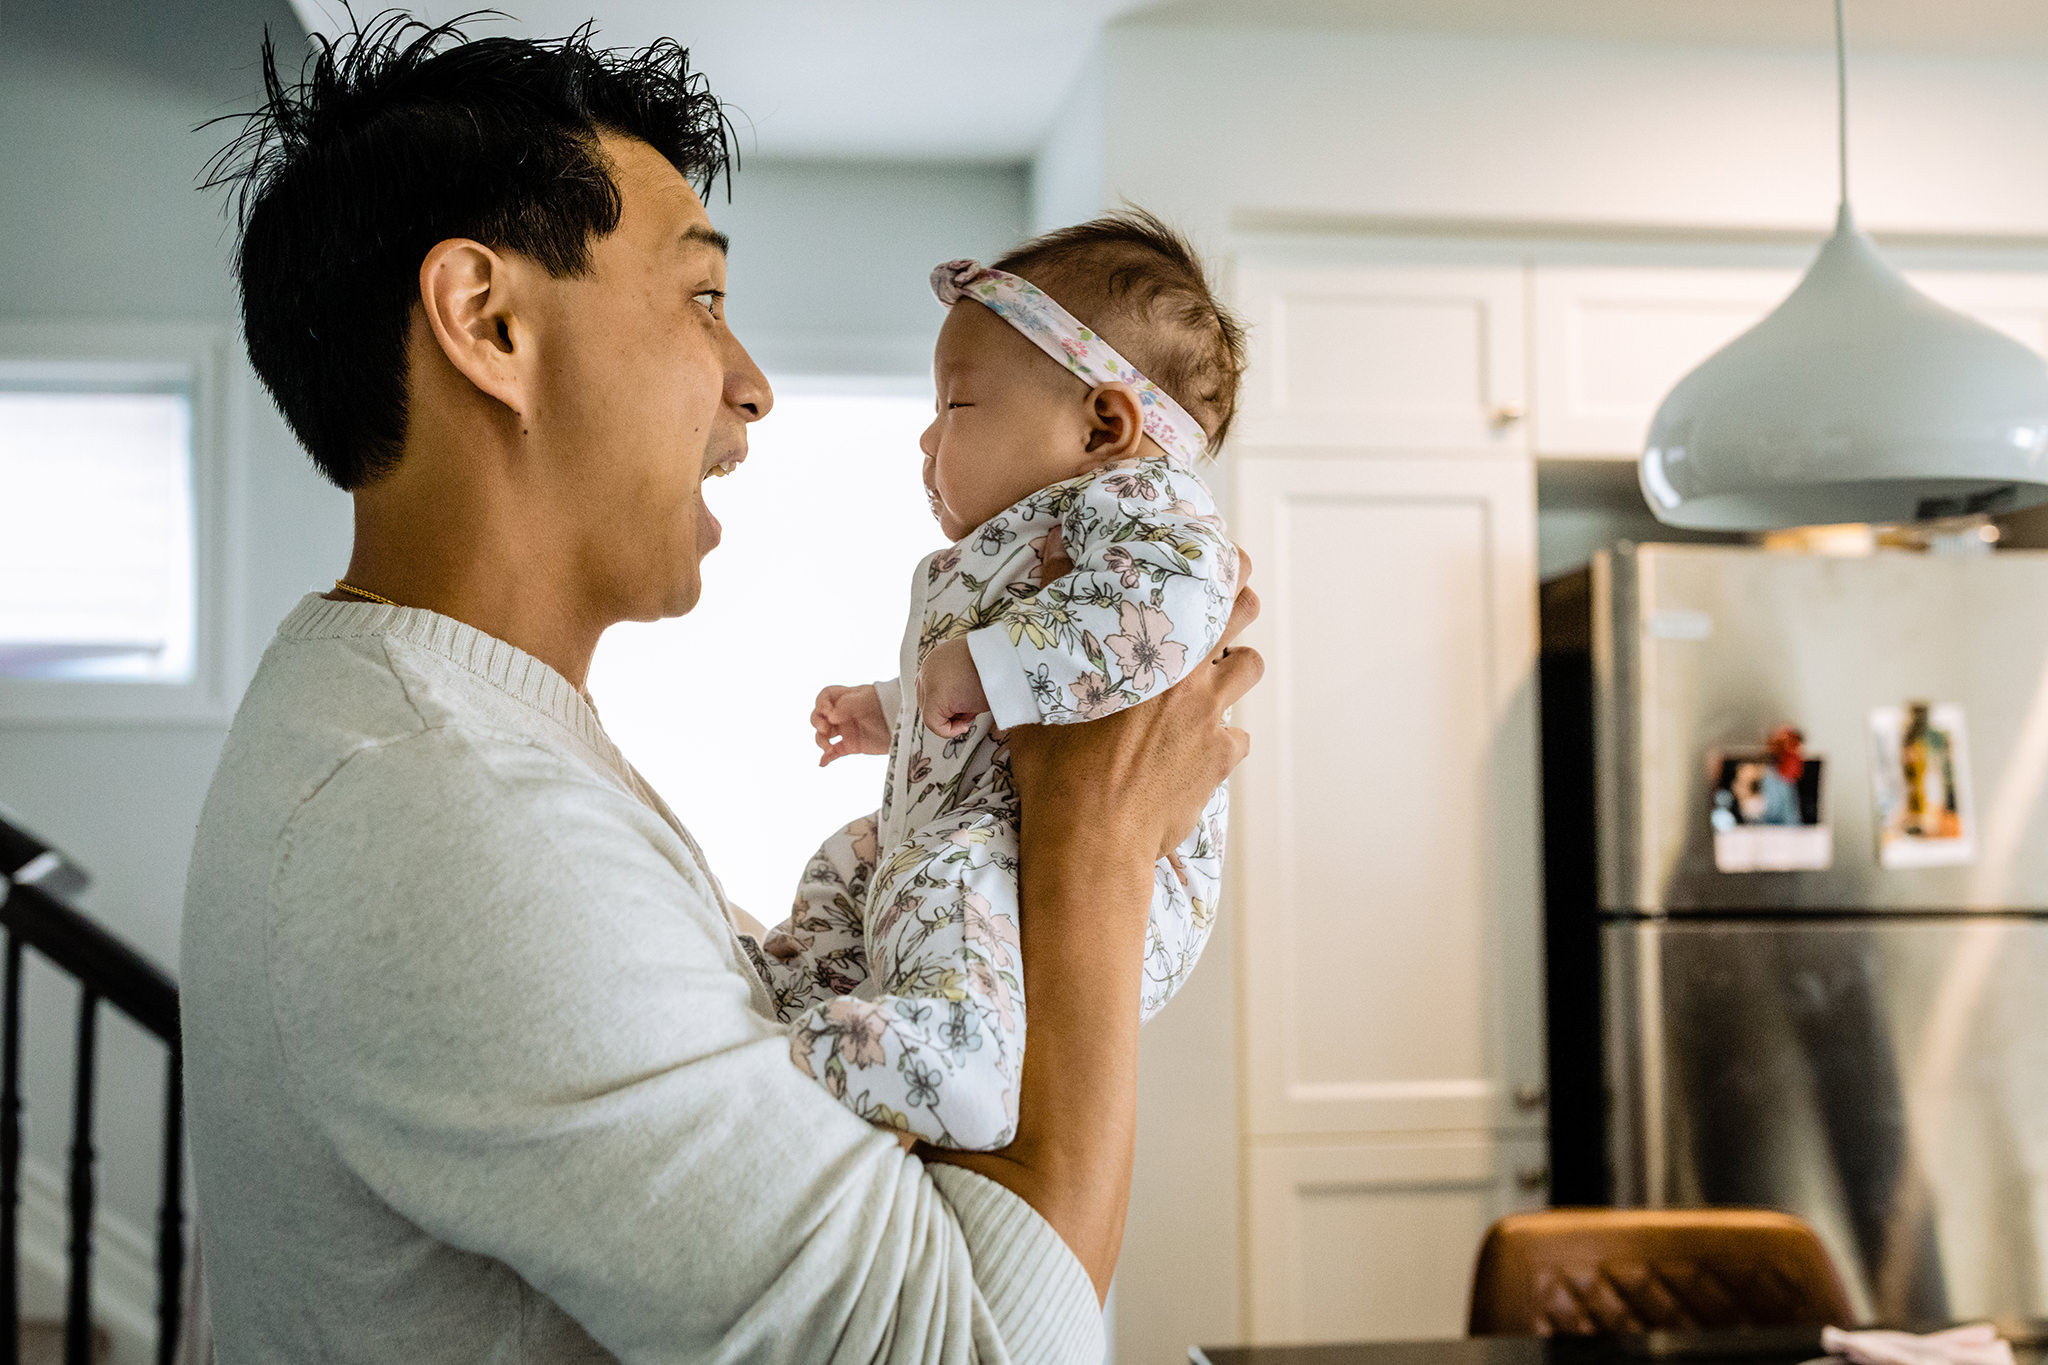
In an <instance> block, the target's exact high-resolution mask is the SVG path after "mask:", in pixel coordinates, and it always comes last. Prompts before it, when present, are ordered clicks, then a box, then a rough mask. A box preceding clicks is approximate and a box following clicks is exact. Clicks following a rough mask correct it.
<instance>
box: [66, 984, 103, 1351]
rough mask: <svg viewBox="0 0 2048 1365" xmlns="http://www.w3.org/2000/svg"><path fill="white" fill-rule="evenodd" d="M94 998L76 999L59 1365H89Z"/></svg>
mask: <svg viewBox="0 0 2048 1365" xmlns="http://www.w3.org/2000/svg"><path fill="white" fill-rule="evenodd" d="M99 1007H100V995H99V992H98V991H96V990H94V989H93V988H92V987H91V986H81V988H80V990H79V993H78V1065H77V1079H78V1090H77V1093H76V1095H75V1096H74V1097H73V1099H72V1108H71V1284H70V1293H69V1296H68V1301H67V1303H66V1305H65V1308H64V1365H92V1231H93V1228H92V1215H93V1180H92V1166H93V1146H92V1097H93V1076H94V1073H95V1072H96V1071H97V1070H98V1060H99V1058H98V1053H99V1036H98V1035H99Z"/></svg>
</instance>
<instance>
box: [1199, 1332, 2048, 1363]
mask: <svg viewBox="0 0 2048 1365" xmlns="http://www.w3.org/2000/svg"><path fill="white" fill-rule="evenodd" d="M2000 1329H2001V1331H2003V1332H2004V1334H2005V1336H2006V1338H2007V1339H2008V1340H2009V1341H2011V1342H2012V1344H2013V1354H2014V1356H2015V1357H2016V1359H2017V1361H2018V1365H2048V1361H2044V1357H2048V1349H2044V1347H2048V1338H2044V1336H2043V1335H2042V1333H2041V1331H2040V1324H2026V1325H2021V1324H2000ZM1820 1354H1821V1349H1820V1329H1819V1328H1818V1327H1783V1328H1769V1329H1758V1330H1750V1331H1735V1332H1657V1333H1653V1334H1651V1335H1649V1336H1636V1337H1462V1338H1458V1339H1455V1340H1449V1341H1365V1342H1356V1343H1350V1344H1346V1345H1339V1346H1227V1347H1226V1346H1211V1347H1197V1348H1192V1349H1190V1350H1189V1352H1188V1359H1189V1360H1190V1361H1191V1362H1193V1363H1194V1365H1204V1363H1205V1362H1206V1365H1656V1363H1657V1362H1671V1365H1800V1362H1803V1361H1808V1360H1812V1359H1813V1358H1814V1357H1816V1356H1818V1355H1820Z"/></svg>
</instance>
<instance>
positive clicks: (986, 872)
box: [747, 456, 1237, 1150]
mask: <svg viewBox="0 0 2048 1365" xmlns="http://www.w3.org/2000/svg"><path fill="white" fill-rule="evenodd" d="M1062 557H1064V558H1066V559H1068V560H1069V561H1070V562H1071V563H1072V565H1073V568H1072V570H1071V571H1070V572H1068V573H1066V574H1065V575H1063V576H1062V577H1060V578H1058V579H1055V580H1053V581H1052V582H1049V583H1048V582H1045V581H1044V575H1043V569H1042V566H1043V565H1044V564H1045V562H1046V561H1047V560H1048V559H1051V560H1055V561H1057V560H1059V559H1061V558H1062ZM1236 591H1237V551H1236V549H1235V547H1234V546H1232V545H1231V543H1230V541H1229V540H1228V538H1227V537H1226V536H1225V535H1224V532H1223V523H1222V519H1221V518H1220V517H1218V516H1217V515H1216V511H1215V503H1214V500H1213V499H1212V498H1211V497H1210V495H1209V490H1208V489H1207V488H1206V487H1205V486H1204V485H1203V483H1202V481H1201V479H1200V478H1199V477H1198V476H1197V475H1196V474H1195V473H1194V471H1193V470H1192V469H1190V468H1188V467H1187V466H1186V465H1185V464H1183V463H1181V462H1179V461H1176V460H1173V459H1170V458H1163V457H1160V456H1151V457H1147V458H1141V459H1136V460H1127V461H1124V462H1121V463H1119V464H1116V465H1112V466H1110V467H1108V468H1106V469H1103V470H1098V471H1096V472H1094V473H1091V474H1086V475H1083V476H1081V477H1079V478H1075V479H1069V480H1067V481H1066V482H1064V483H1058V484H1054V485H1053V486H1051V487H1050V488H1044V489H1041V490H1039V491H1038V492H1036V493H1034V494H1032V495H1031V496H1030V497H1028V498H1026V499H1024V500H1023V501H1022V502H1020V503H1018V504H1016V505H1015V506H1014V507H1011V508H1009V509H1008V510H1007V511H1005V512H1003V513H1002V514H1001V515H999V516H997V517H995V518H993V519H991V520H990V521H988V522H986V523H985V524H983V525H982V526H981V527H980V528H979V529H977V530H976V531H975V532H973V533H972V534H971V535H969V536H968V537H967V538H966V539H964V540H962V541H961V542H960V543H959V544H957V545H954V546H952V547H951V548H949V549H946V550H942V551H939V552H938V553H936V554H934V555H931V556H930V557H928V558H927V559H925V560H924V561H923V562H922V563H921V564H920V565H919V566H918V573H917V578H916V581H915V583H914V585H913V604H912V607H913V609H912V612H911V615H910V620H909V624H908V627H907V629H906V631H905V633H904V639H903V647H902V652H901V657H900V660H899V663H900V666H901V669H902V675H901V682H900V684H898V685H889V684H884V685H882V687H881V690H882V692H883V694H884V704H885V707H890V706H891V703H892V702H893V711H894V732H893V735H892V738H891V742H890V747H889V768H888V778H887V782H886V785H885V788H884V790H883V794H882V808H881V809H880V810H879V811H877V812H876V813H874V814H873V815H868V816H863V817H862V818H861V819H859V820H856V821H854V822H853V823H852V824H850V825H848V826H847V827H846V828H845V829H843V830H841V831H839V833H837V834H835V835H834V836H833V837H832V838H831V839H829V840H827V841H826V843H825V845H824V847H822V848H820V849H819V850H818V852H817V854H816V855H815V856H813V858H812V859H811V862H810V865H809V867H808V868H807V870H806V871H805V874H804V880H803V883H802V885H801V886H800V887H799V889H798V892H797V900H796V906H795V909H794V910H793V911H792V913H791V915H790V917H789V919H788V920H787V921H786V922H785V923H784V924H783V925H782V926H780V927H779V928H778V929H776V930H775V931H773V932H772V933H770V934H769V936H768V938H767V940H766V942H765V943H764V944H761V945H755V944H754V943H752V941H751V940H748V941H747V947H748V949H749V953H750V956H751V957H752V958H753V961H754V963H755V966H756V967H757V969H758V970H759V971H760V972H761V974H762V975H763V976H764V977H765V978H766V979H767V981H768V983H769V985H770V986H771V987H772V988H773V990H774V993H775V999H776V1007H777V1012H778V1014H779V1015H780V1017H781V1019H782V1020H783V1022H785V1023H787V1024H789V1025H790V1029H791V1032H790V1055H791V1057H792V1058H793V1059H794V1060H795V1061H796V1064H797V1066H798V1067H800V1068H801V1069H802V1070H803V1071H804V1072H805V1073H806V1074H807V1075H809V1076H811V1077H813V1078H815V1079H817V1080H818V1081H820V1082H821V1083H822V1084H823V1085H824V1086H825V1088H826V1089H827V1090H829V1091H831V1092H832V1094H833V1095H835V1096H837V1097H838V1098H839V1100H840V1101H841V1102H842V1103H844V1104H845V1105H846V1106H847V1107H848V1108H850V1109H852V1110H853V1111H854V1112H855V1113H857V1114H859V1115H860V1116H861V1117H863V1118H866V1119H869V1120H871V1121H874V1122H877V1123H882V1124H886V1125H888V1126H889V1127H892V1128H896V1129H899V1130H902V1131H904V1132H910V1133H915V1134H916V1135H918V1136H919V1137H922V1138H925V1139H926V1140H928V1141H931V1142H934V1143H937V1144H939V1145H941V1146H945V1147H952V1148H956V1149H964V1150H989V1149H992V1148H996V1147H1001V1146H1003V1145H1005V1144H1006V1143H1008V1142H1009V1141H1010V1139H1011V1137H1012V1135H1013V1134H1014V1132H1015V1130H1016V1123H1017V1090H1018V1084H1019V1079H1020V1077H1021V1074H1022V1062H1023V1048H1024V990H1023V981H1024V975H1023V967H1022V963H1021V961H1020V958H1019V949H1018V932H1017V915H1018V902H1017V868H1018V859H1017V799H1016V794H1015V792H1014V791H1013V790H1012V788H1011V784H1010V773H1009V758H1008V750H1007V749H1006V748H1005V746H1004V745H1003V743H1002V741H1001V739H1000V737H999V735H1000V732H1001V731H1002V730H1003V729H1005V728H1007V727H1009V726H1013V725H1027V724H1036V723H1045V724H1052V725H1064V724H1070V723H1073V722H1077V721H1088V720H1096V719H1099V718H1100V717H1103V716H1107V715H1111V714H1113V713H1115V712H1117V711H1119V710H1122V709H1123V708H1124V707H1127V706H1132V705H1135V704H1136V703H1138V702H1140V701H1143V700H1145V699H1146V698H1147V697H1150V696H1153V695H1155V694H1156V693H1158V692H1161V691H1163V690H1164V689H1166V688H1168V687H1170V686H1172V685H1173V684H1174V683H1176V682H1178V681H1180V680H1181V679H1182V678H1184V677H1186V676H1187V674H1188V673H1189V672H1190V671H1192V670H1193V669H1194V668H1195V667H1196V666H1197V665H1198V664H1199V663H1201V662H1202V661H1203V660H1204V659H1206V658H1207V657H1208V656H1209V654H1210V653H1211V652H1212V651H1213V650H1214V649H1215V647H1216V644H1217V642H1218V641H1219V640H1220V639H1221V638H1222V634H1223V628H1224V625H1225V623H1226V622H1227V621H1228V620H1229V616H1230V608H1231V604H1232V601H1233V599H1234V598H1235V596H1236ZM963 635H964V636H966V637H967V641H968V648H969V650H970V652H971V653H972V655H973V658H974V662H975V666H976V670H977V672H978V673H979V674H980V676H981V681H982V687H983V690H984V691H985V692H986V693H987V694H988V698H989V703H990V714H989V715H985V716H982V717H980V718H979V719H978V720H976V721H975V723H974V725H973V726H972V728H970V729H968V730H967V731H966V732H964V733H962V734H960V735H958V736H955V737H954V738H952V739H945V738H942V737H941V736H939V735H936V734H934V733H932V732H931V731H930V730H927V729H926V728H925V726H924V724H923V722H922V720H921V718H920V716H919V714H918V708H917V700H916V696H915V691H916V689H915V687H914V686H913V685H912V680H913V679H915V678H916V676H917V669H918V665H919V664H920V663H921V662H922V661H923V659H924V656H925V655H926V654H928V653H929V652H930V651H931V650H932V648H933V647H934V646H936V645H938V644H940V643H941V642H943V641H946V640H950V639H953V638H955V637H958V636H963ZM1228 812H1229V797H1228V792H1227V789H1226V788H1224V787H1218V788H1217V789H1216V793H1215V795H1214V796H1212V797H1211V798H1210V800H1209V804H1208V807H1207V809H1206V810H1205V811H1204V812H1203V816H1202V821H1201V823H1200V825H1199V826H1198V827H1197V828H1196V830H1195V832H1194V833H1193V834H1191V835H1190V836H1189V837H1188V839H1187V840H1186V842H1184V843H1183V844H1182V845H1181V846H1180V848H1179V850H1178V857H1179V859H1180V862H1181V864H1182V867H1183V868H1184V869H1185V871H1186V881H1185V883H1183V881H1182V879H1181V877H1180V876H1179V875H1177V874H1176V873H1175V871H1174V870H1173V867H1172V865H1171V864H1170V863H1169V862H1167V861H1165V860H1162V861H1161V862H1160V863H1159V866H1158V868H1157V869H1156V875H1155V880H1154V887H1153V897H1152V916H1151V926H1150V929H1149V931H1148V934H1147V940H1146V957H1145V971H1144V977H1145V979H1144V990H1143V995H1142V999H1141V1002H1140V1004H1141V1010H1142V1015H1143V1017H1145V1018H1150V1017H1151V1015H1152V1014H1153V1013H1154V1012H1156V1011H1157V1010H1158V1009H1159V1008H1160V1007H1161V1006H1162V1005H1164V1004H1165V1003H1166V1001H1167V1000H1168V999H1169V998H1170V997H1171V996H1172V995H1173V993H1174V992H1175V991H1176V990H1178V989H1179V988H1180V984H1181V982H1182V981H1184V980H1186V979H1187V975H1188V973H1189V972H1191V971H1192V970H1193V969H1194V965H1195V961H1196V959H1197V958H1198V957H1200V956H1201V952H1202V948H1203V946H1204V945H1205V944H1206V943H1207V942H1208V938H1209V931H1210V928H1211V926H1212V925H1213V924H1214V922H1215V916H1216V901H1217V893H1218V891H1219V889H1220V884H1221V879H1222V869H1223V841H1224V829H1225V823H1226V820H1227V818H1228ZM764 950H765V951H764Z"/></svg>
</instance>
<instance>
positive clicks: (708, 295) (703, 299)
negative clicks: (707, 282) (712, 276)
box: [690, 289, 725, 318]
mask: <svg viewBox="0 0 2048 1365" xmlns="http://www.w3.org/2000/svg"><path fill="white" fill-rule="evenodd" d="M690 297H691V298H692V299H694V300H695V301H696V302H698V303H701V304H703V305H704V311H705V312H707V313H709V314H711V316H712V317H715V318H722V317H724V316H725V291H724V290H723V289H700V290H698V291H697V292H696V293H695V294H692V295H691V296H690Z"/></svg>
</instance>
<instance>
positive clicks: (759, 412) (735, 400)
mask: <svg viewBox="0 0 2048 1365" xmlns="http://www.w3.org/2000/svg"><path fill="white" fill-rule="evenodd" d="M727 336H728V337H729V338H730V346H731V351H730V353H729V354H728V355H727V357H726V364H725V399H726V401H727V402H728V403H731V404H732V405H733V406H734V407H736V408H738V409H739V410H740V411H741V412H743V413H745V414H746V420H747V421H749V422H758V421H760V420H761V419H762V418H763V417H766V416H767V415H768V412H769V409H771V408H773V407H774V406H775V390H774V389H773V388H771V387H770V386H769V383H768V376H767V375H765V374H763V373H761V367H760V366H759V365H756V364H755V363H754V357H752V356H751V355H748V354H747V348H746V347H744V346H742V345H740V343H739V338H737V337H733V336H732V335H731V333H727Z"/></svg>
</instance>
